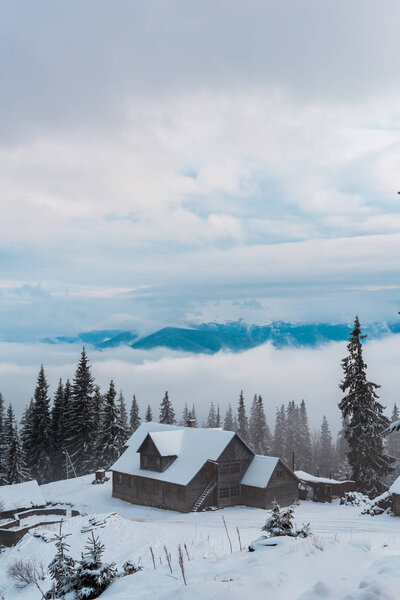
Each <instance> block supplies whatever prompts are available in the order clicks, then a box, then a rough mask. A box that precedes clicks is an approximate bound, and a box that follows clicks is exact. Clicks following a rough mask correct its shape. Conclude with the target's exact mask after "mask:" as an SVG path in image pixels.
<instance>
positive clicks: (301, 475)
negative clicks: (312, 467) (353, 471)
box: [294, 471, 349, 484]
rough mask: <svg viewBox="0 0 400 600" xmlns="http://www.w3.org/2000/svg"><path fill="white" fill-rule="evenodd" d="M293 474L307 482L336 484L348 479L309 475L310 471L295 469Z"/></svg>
mask: <svg viewBox="0 0 400 600" xmlns="http://www.w3.org/2000/svg"><path fill="white" fill-rule="evenodd" d="M294 474H295V475H297V477H298V478H299V479H301V480H302V481H306V482H307V481H308V482H309V483H327V484H334V483H336V484H338V483H345V482H346V481H349V480H344V481H338V480H337V479H329V478H328V477H316V476H315V475H310V473H306V472H305V471H295V472H294Z"/></svg>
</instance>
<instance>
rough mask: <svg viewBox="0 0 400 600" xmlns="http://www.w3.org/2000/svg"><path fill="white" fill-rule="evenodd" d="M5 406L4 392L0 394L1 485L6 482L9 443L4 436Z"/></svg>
mask: <svg viewBox="0 0 400 600" xmlns="http://www.w3.org/2000/svg"><path fill="white" fill-rule="evenodd" d="M4 427H5V406H4V399H3V396H2V394H0V485H4V484H5V483H6V452H7V445H6V440H5V437H4Z"/></svg>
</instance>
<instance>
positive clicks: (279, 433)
mask: <svg viewBox="0 0 400 600" xmlns="http://www.w3.org/2000/svg"><path fill="white" fill-rule="evenodd" d="M272 454H273V455H274V456H277V457H278V458H282V459H284V458H285V456H286V413H285V406H284V405H283V404H282V406H281V407H280V408H277V409H276V418H275V429H274V439H273V443H272Z"/></svg>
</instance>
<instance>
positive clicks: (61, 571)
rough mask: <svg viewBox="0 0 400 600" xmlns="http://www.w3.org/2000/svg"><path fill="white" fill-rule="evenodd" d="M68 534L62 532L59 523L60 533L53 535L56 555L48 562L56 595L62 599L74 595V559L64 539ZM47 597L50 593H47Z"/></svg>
mask: <svg viewBox="0 0 400 600" xmlns="http://www.w3.org/2000/svg"><path fill="white" fill-rule="evenodd" d="M68 535H71V534H63V533H62V523H61V524H60V533H59V534H58V535H57V534H56V535H55V536H54V538H55V540H56V548H57V551H56V555H55V557H54V558H53V560H52V561H51V562H50V564H49V567H48V568H49V573H50V577H51V578H52V580H53V581H54V582H55V588H56V597H57V598H58V599H60V600H61V599H64V598H65V597H66V596H67V597H68V595H70V597H71V600H72V598H73V597H74V596H75V593H74V583H75V561H74V559H73V558H72V557H71V556H69V555H68V549H69V547H70V545H69V544H67V542H66V541H65V540H66V538H67V537H68ZM49 597H51V596H50V593H49Z"/></svg>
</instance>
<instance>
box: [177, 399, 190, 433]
mask: <svg viewBox="0 0 400 600" xmlns="http://www.w3.org/2000/svg"><path fill="white" fill-rule="evenodd" d="M188 418H189V410H188V405H187V403H186V402H185V406H184V408H183V411H182V417H181V420H180V421H179V425H180V426H181V427H185V426H186V423H187V420H188Z"/></svg>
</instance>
